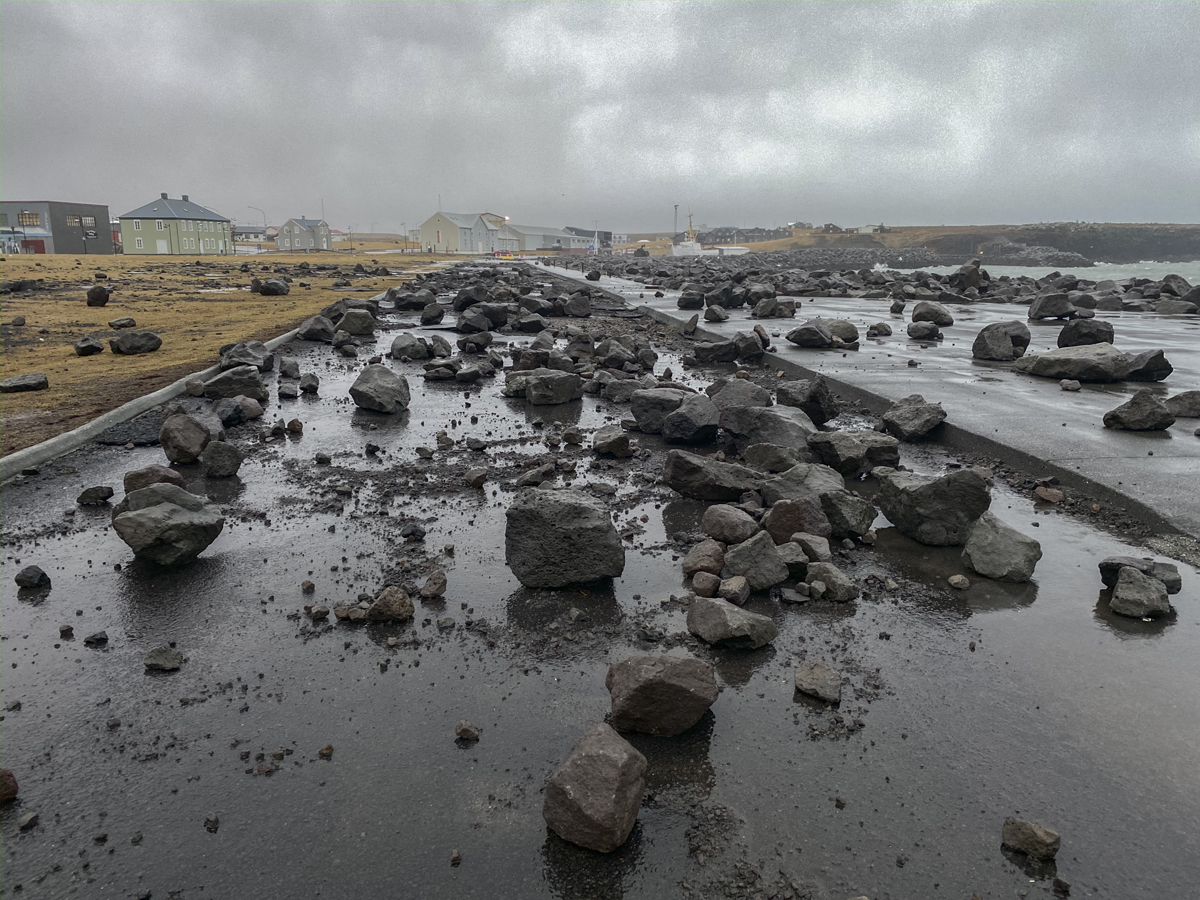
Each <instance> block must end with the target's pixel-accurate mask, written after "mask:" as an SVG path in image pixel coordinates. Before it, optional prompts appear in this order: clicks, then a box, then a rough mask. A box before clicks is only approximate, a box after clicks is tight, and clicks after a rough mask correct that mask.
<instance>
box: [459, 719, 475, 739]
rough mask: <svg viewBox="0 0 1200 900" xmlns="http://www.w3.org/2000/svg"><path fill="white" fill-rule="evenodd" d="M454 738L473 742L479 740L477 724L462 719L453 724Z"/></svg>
mask: <svg viewBox="0 0 1200 900" xmlns="http://www.w3.org/2000/svg"><path fill="white" fill-rule="evenodd" d="M454 738H455V740H459V741H465V742H467V743H472V744H473V743H475V742H476V741H478V740H479V726H478V725H475V724H473V723H472V722H468V721H467V720H466V719H463V720H462V721H460V722H459V723H458V724H457V725H455V726H454Z"/></svg>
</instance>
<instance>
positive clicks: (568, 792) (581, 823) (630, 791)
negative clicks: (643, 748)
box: [542, 724, 647, 853]
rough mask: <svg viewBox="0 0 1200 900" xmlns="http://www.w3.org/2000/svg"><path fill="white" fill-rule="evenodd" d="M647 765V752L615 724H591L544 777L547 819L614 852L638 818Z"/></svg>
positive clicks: (576, 840)
mask: <svg viewBox="0 0 1200 900" xmlns="http://www.w3.org/2000/svg"><path fill="white" fill-rule="evenodd" d="M646 768H647V763H646V757H644V756H642V754H641V753H639V752H638V751H637V750H635V749H634V748H633V746H632V745H631V744H630V743H629V742H628V741H626V740H625V739H624V738H622V737H621V736H620V735H619V734H617V733H616V732H615V731H614V730H613V729H612V728H610V727H609V726H608V725H604V724H600V725H596V726H594V727H592V728H591V729H590V730H589V731H588V732H587V733H586V734H585V735H584V736H583V737H582V738H580V740H579V742H578V743H577V744H576V745H575V746H574V747H573V748H572V749H571V752H570V754H569V755H568V756H567V759H566V761H565V762H564V763H563V764H562V765H561V766H560V767H559V768H558V769H557V770H556V771H555V772H554V774H553V775H551V776H550V779H549V781H547V782H546V799H545V802H544V803H543V806H542V816H543V818H545V820H546V824H547V825H549V826H550V830H551V831H553V832H554V833H555V834H557V835H558V836H559V837H561V838H563V839H564V840H566V841H570V842H571V843H572V844H578V845H579V846H581V847H586V848H588V849H589V850H596V851H598V852H600V853H611V852H612V851H614V850H616V849H617V848H618V847H620V846H621V845H622V844H624V843H625V841H626V840H627V839H628V837H629V833H630V832H631V831H632V830H633V826H634V823H635V822H636V821H637V815H638V810H639V809H640V808H641V805H642V795H643V794H644V793H645V790H646Z"/></svg>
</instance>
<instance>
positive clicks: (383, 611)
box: [365, 584, 416, 622]
mask: <svg viewBox="0 0 1200 900" xmlns="http://www.w3.org/2000/svg"><path fill="white" fill-rule="evenodd" d="M415 611H416V610H415V608H414V607H413V602H412V599H411V598H410V597H409V596H408V594H407V593H406V592H405V591H404V590H402V589H401V588H399V587H396V586H395V585H392V584H389V585H388V586H387V587H385V588H384V589H383V590H382V591H380V592H379V593H378V594H377V595H376V596H375V599H374V601H373V602H372V603H371V606H370V608H369V609H367V611H366V616H365V618H368V619H370V620H371V621H372V622H405V621H407V620H409V619H411V618H412V617H413V614H414V612H415Z"/></svg>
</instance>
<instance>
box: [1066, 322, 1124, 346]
mask: <svg viewBox="0 0 1200 900" xmlns="http://www.w3.org/2000/svg"><path fill="white" fill-rule="evenodd" d="M1114 334H1115V332H1114V331H1113V327H1112V323H1111V322H1106V321H1104V320H1103V319H1072V320H1071V321H1070V322H1068V323H1067V324H1066V325H1064V326H1063V327H1062V330H1061V331H1060V332H1059V333H1058V346H1060V347H1085V346H1087V345H1088V344H1111V343H1112V342H1113V337H1114Z"/></svg>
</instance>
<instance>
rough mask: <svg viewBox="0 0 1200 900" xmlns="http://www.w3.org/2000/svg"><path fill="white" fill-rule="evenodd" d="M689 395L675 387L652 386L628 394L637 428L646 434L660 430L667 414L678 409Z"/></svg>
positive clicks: (630, 408)
mask: <svg viewBox="0 0 1200 900" xmlns="http://www.w3.org/2000/svg"><path fill="white" fill-rule="evenodd" d="M690 396H691V395H690V394H688V392H687V391H680V390H676V389H675V388H652V389H650V390H645V391H634V392H633V393H632V394H631V395H630V396H629V410H630V412H632V413H633V418H634V419H635V420H636V421H637V425H638V428H639V429H641V430H642V431H644V432H645V433H646V434H658V433H659V432H660V431H662V427H663V422H665V421H666V419H667V416H668V415H670V414H671V413H673V412H674V411H675V410H677V409H679V407H680V405H681V404H682V403H683V401H684V400H686V399H687V398H688V397H690Z"/></svg>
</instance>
